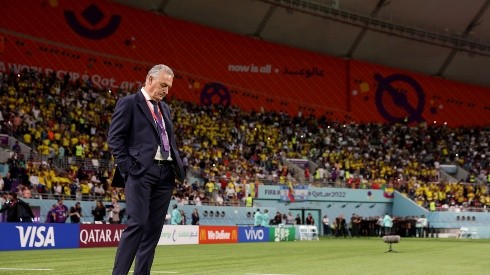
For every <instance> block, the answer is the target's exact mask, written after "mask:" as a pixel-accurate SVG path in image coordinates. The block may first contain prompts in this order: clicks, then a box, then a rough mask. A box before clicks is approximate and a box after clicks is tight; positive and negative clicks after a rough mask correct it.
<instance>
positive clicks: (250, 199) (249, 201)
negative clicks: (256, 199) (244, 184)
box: [245, 194, 253, 207]
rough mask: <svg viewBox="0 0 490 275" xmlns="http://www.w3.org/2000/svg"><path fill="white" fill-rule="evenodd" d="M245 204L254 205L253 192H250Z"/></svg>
mask: <svg viewBox="0 0 490 275" xmlns="http://www.w3.org/2000/svg"><path fill="white" fill-rule="evenodd" d="M245 206H246V207H252V206H253V198H252V195H251V194H248V197H247V198H246V199H245Z"/></svg>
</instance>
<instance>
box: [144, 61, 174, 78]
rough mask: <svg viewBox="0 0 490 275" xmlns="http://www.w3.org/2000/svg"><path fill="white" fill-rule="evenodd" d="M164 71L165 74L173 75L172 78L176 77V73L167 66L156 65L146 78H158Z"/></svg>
mask: <svg viewBox="0 0 490 275" xmlns="http://www.w3.org/2000/svg"><path fill="white" fill-rule="evenodd" d="M162 71H164V72H165V73H167V74H169V75H171V76H172V77H174V76H175V75H174V72H173V71H172V69H170V67H169V66H167V65H163V64H158V65H155V66H153V68H151V69H150V70H149V71H148V75H146V78H148V77H149V76H153V77H156V76H158V75H159V74H160V73H161V72H162Z"/></svg>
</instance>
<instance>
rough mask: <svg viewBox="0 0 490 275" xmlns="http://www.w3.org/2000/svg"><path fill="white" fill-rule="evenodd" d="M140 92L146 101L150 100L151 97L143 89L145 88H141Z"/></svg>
mask: <svg viewBox="0 0 490 275" xmlns="http://www.w3.org/2000/svg"><path fill="white" fill-rule="evenodd" d="M141 93H143V96H144V97H145V99H146V101H149V100H151V97H150V96H149V95H148V93H147V92H146V91H145V88H141Z"/></svg>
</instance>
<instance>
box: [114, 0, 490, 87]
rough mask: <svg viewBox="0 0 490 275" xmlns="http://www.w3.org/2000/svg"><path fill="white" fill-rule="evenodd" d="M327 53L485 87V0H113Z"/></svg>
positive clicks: (489, 29) (489, 49) (488, 65)
mask: <svg viewBox="0 0 490 275" xmlns="http://www.w3.org/2000/svg"><path fill="white" fill-rule="evenodd" d="M112 1H113V2H117V3H120V4H123V5H126V6H131V7H135V8H138V9H142V10H146V11H151V12H157V13H160V14H163V15H166V16H169V17H173V18H177V19H182V20H186V21H190V22H194V23H198V24H201V25H205V26H209V27H213V28H217V29H221V30H225V31H229V32H232V33H236V34H240V35H246V36H250V37H254V38H257V39H262V40H264V41H269V42H273V43H277V44H282V45H287V46H291V47H294V48H300V49H305V50H309V51H313V52H317V53H321V54H326V55H330V56H337V57H342V58H346V59H355V60H361V61H367V62H370V63H375V64H380V65H384V66H389V67H394V68H400V69H404V70H409V71H413V72H418V73H422V74H426V75H432V76H437V77H441V78H444V79H451V80H456V81H460V82H464V83H470V84H476V85H480V86H485V87H490V77H488V75H489V71H490V7H489V6H490V0H472V1H460V0H410V1H404V0H206V1H202V0H185V1H183V0H112Z"/></svg>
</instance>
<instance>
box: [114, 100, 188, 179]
mask: <svg viewBox="0 0 490 275" xmlns="http://www.w3.org/2000/svg"><path fill="white" fill-rule="evenodd" d="M159 106H160V110H161V111H162V113H163V118H164V121H165V128H166V130H167V135H168V138H169V141H170V146H171V154H172V159H173V160H174V161H173V165H172V168H173V170H174V172H175V177H176V179H177V180H178V181H180V182H183V180H184V178H185V172H184V168H183V165H182V160H181V159H180V156H179V153H178V150H177V148H178V147H177V143H176V141H175V135H174V131H173V125H172V121H171V116H170V108H169V106H168V105H167V104H166V103H164V102H160V103H159ZM108 144H109V147H110V148H111V151H112V154H113V155H114V158H115V161H116V165H117V168H118V170H119V172H120V173H121V176H122V178H126V177H127V175H128V173H129V174H131V175H133V176H135V177H139V176H141V175H143V174H144V173H145V171H146V170H147V169H148V167H150V166H151V165H152V164H153V158H154V157H155V154H156V151H157V148H158V145H159V144H160V138H159V136H158V130H157V125H156V123H155V120H154V119H153V117H152V115H151V112H150V109H149V108H148V105H147V103H146V100H145V97H144V96H143V93H142V92H141V91H138V92H137V93H135V94H131V95H128V96H125V97H123V98H121V99H119V100H118V102H117V104H116V108H115V110H114V114H113V115H112V121H111V125H110V127H109V134H108ZM115 172H117V171H115Z"/></svg>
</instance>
